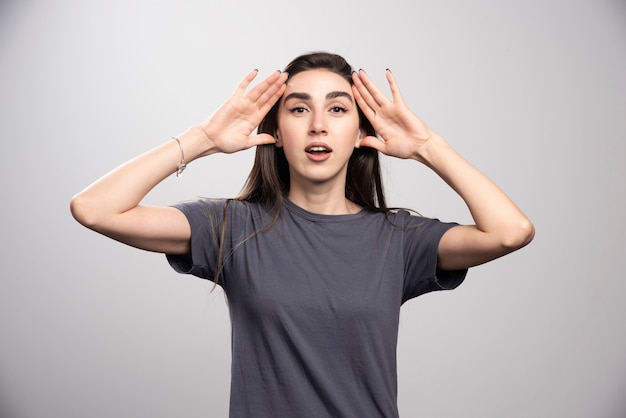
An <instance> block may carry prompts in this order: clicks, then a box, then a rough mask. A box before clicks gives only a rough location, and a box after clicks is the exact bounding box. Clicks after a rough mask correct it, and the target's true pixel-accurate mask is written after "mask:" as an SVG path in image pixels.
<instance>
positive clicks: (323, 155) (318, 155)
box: [304, 142, 333, 162]
mask: <svg viewBox="0 0 626 418" xmlns="http://www.w3.org/2000/svg"><path fill="white" fill-rule="evenodd" d="M316 147H321V148H324V149H325V150H326V151H325V152H311V150H312V149H314V148H316ZM304 152H305V153H306V156H307V157H308V158H309V160H311V161H315V162H322V161H326V160H327V159H329V158H330V154H331V153H332V152H333V149H332V148H331V147H329V146H328V145H327V144H325V143H324V142H311V143H310V144H309V145H307V146H306V148H305V149H304Z"/></svg>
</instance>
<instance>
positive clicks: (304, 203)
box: [287, 184, 361, 215]
mask: <svg viewBox="0 0 626 418" xmlns="http://www.w3.org/2000/svg"><path fill="white" fill-rule="evenodd" d="M287 196H288V198H289V200H291V201H292V202H293V203H295V204H296V205H298V206H300V207H301V208H302V209H305V210H307V211H309V212H313V213H318V214H320V215H348V214H353V213H357V212H359V211H360V210H361V207H360V206H359V205H357V204H356V203H354V202H352V201H350V200H348V199H347V198H346V195H345V185H342V186H341V187H338V186H335V187H328V185H320V186H313V187H311V186H308V187H306V188H303V187H298V186H297V185H294V184H291V188H290V190H289V193H288V195H287Z"/></svg>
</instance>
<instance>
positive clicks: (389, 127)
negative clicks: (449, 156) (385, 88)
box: [353, 71, 433, 158]
mask: <svg viewBox="0 0 626 418" xmlns="http://www.w3.org/2000/svg"><path fill="white" fill-rule="evenodd" d="M353 79H354V87H353V92H354V95H355V98H356V100H357V102H358V104H359V107H360V108H361V109H362V110H363V113H364V114H365V116H366V117H367V118H368V119H369V121H370V122H371V123H372V126H373V127H374V129H375V130H376V132H377V133H378V134H379V135H380V137H381V138H382V141H380V140H378V139H376V138H373V137H368V138H365V140H363V141H362V145H364V146H370V147H373V148H376V149H378V150H379V151H381V152H383V153H384V154H387V155H391V156H394V157H398V158H414V157H416V156H417V155H418V153H419V148H420V147H421V145H423V144H424V143H425V142H426V141H428V139H430V137H431V136H432V134H433V133H432V131H431V130H430V129H429V128H428V126H426V124H425V123H424V122H422V120H420V119H419V118H418V117H417V116H416V115H415V114H414V113H413V112H412V111H411V110H410V109H409V108H408V106H407V105H406V104H405V102H404V99H403V98H402V94H401V93H400V89H399V88H398V85H397V84H396V82H395V80H394V78H393V75H392V74H391V72H389V71H387V80H388V81H389V86H390V88H391V92H392V99H393V100H389V99H388V98H387V97H386V96H385V94H384V93H383V92H382V91H380V89H378V87H376V85H375V84H374V83H373V82H372V81H371V80H370V79H369V77H367V75H366V74H365V73H364V72H360V73H357V74H355V75H354V77H353Z"/></svg>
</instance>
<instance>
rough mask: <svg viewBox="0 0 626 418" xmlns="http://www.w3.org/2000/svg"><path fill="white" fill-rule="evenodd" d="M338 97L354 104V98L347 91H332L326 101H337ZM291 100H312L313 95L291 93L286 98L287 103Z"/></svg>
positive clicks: (327, 95)
mask: <svg viewBox="0 0 626 418" xmlns="http://www.w3.org/2000/svg"><path fill="white" fill-rule="evenodd" d="M337 97H345V98H347V99H349V100H350V101H351V102H352V96H351V95H350V94H348V93H346V92H345V91H331V92H330V93H327V94H326V100H331V99H336V98H337ZM291 99H300V100H311V95H310V94H309V93H298V92H294V93H289V94H288V95H287V96H285V100H284V101H285V102H286V101H287V100H291Z"/></svg>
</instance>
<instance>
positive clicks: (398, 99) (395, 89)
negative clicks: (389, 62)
mask: <svg viewBox="0 0 626 418" xmlns="http://www.w3.org/2000/svg"><path fill="white" fill-rule="evenodd" d="M385 76H386V77H387V82H388V83H389V89H390V90H391V97H392V99H393V101H394V102H395V103H404V98H403V97H402V93H401V92H400V86H398V83H397V82H396V78H395V77H394V76H393V73H392V72H391V70H390V69H389V68H387V71H386V74H385Z"/></svg>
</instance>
